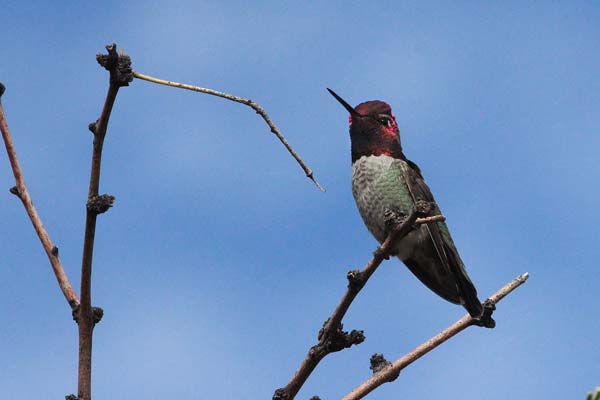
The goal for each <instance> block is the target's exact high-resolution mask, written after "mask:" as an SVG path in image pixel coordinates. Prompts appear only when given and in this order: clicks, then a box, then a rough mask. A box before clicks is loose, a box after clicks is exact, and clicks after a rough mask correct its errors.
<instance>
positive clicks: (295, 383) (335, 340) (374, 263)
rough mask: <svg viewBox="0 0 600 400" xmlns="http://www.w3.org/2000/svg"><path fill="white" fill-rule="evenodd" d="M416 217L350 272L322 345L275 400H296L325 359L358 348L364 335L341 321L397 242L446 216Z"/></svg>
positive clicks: (322, 334)
mask: <svg viewBox="0 0 600 400" xmlns="http://www.w3.org/2000/svg"><path fill="white" fill-rule="evenodd" d="M417 214H418V213H417V210H416V209H413V210H412V211H411V213H410V214H409V215H408V217H406V219H405V220H404V221H403V222H402V223H401V224H399V225H397V226H396V227H395V228H394V229H393V230H392V232H391V233H390V234H389V235H388V237H387V238H386V240H385V241H384V242H383V243H382V244H381V246H379V248H377V250H375V252H374V253H373V258H372V259H371V261H369V263H368V264H367V265H366V266H365V267H364V268H363V269H362V270H361V271H358V270H356V271H350V272H348V290H347V291H346V293H344V295H343V296H342V299H341V300H340V302H339V304H338V306H337V307H336V309H335V310H334V312H333V314H331V316H330V317H329V319H328V320H327V321H325V324H324V325H323V328H322V329H321V331H320V332H319V336H318V339H319V343H317V344H316V345H315V346H313V347H311V349H310V350H309V352H308V354H307V355H306V357H305V358H304V360H303V361H302V364H300V367H299V368H298V370H297V371H296V373H295V374H294V376H293V377H292V379H291V380H290V381H289V383H288V384H287V385H286V386H285V387H283V388H279V389H277V390H276V391H275V394H274V395H273V400H291V399H293V398H294V397H295V396H296V394H298V392H299V391H300V388H302V386H303V385H304V383H305V382H306V380H307V379H308V377H309V376H310V374H311V373H312V372H313V371H314V369H315V368H316V367H317V365H318V364H319V362H320V361H321V360H322V359H323V358H325V357H326V356H327V355H328V354H330V353H333V352H336V351H340V350H343V349H344V348H348V347H350V346H351V345H352V344H359V343H361V342H362V341H363V340H364V335H363V334H362V331H352V332H351V333H350V334H348V333H347V332H344V331H343V330H342V329H343V325H342V319H343V318H344V315H346V312H347V311H348V308H350V305H351V304H352V302H353V301H354V299H355V298H356V296H357V295H358V293H359V292H360V290H361V289H362V288H363V287H364V285H365V284H366V283H367V281H368V280H369V278H370V277H371V275H373V273H374V272H375V271H376V270H377V268H378V267H379V265H380V264H381V263H382V262H383V260H386V259H388V258H389V256H390V255H392V252H393V247H394V244H395V242H396V241H397V240H398V239H400V238H401V237H403V236H405V235H407V234H408V233H409V232H410V230H411V229H413V226H414V225H415V224H417V225H418V224H424V223H427V222H434V221H443V220H444V216H443V215H434V216H431V217H425V218H417Z"/></svg>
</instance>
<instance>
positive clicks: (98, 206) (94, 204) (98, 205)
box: [87, 194, 115, 215]
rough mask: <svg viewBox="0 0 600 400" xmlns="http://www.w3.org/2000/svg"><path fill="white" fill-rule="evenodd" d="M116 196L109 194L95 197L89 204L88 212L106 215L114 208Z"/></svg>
mask: <svg viewBox="0 0 600 400" xmlns="http://www.w3.org/2000/svg"><path fill="white" fill-rule="evenodd" d="M114 201H115V196H111V195H109V194H102V195H100V196H94V197H92V198H91V199H89V200H88V202H87V210H88V212H91V213H94V214H96V215H98V214H102V213H105V212H106V211H108V209H109V208H111V207H112V206H113V203H114Z"/></svg>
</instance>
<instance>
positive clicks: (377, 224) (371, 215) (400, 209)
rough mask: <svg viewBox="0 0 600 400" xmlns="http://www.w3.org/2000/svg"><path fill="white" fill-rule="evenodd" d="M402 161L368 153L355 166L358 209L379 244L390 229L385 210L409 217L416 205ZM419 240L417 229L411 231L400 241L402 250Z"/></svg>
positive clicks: (354, 185)
mask: <svg viewBox="0 0 600 400" xmlns="http://www.w3.org/2000/svg"><path fill="white" fill-rule="evenodd" d="M402 163H404V161H402V160H398V159H395V158H392V157H389V156H385V155H381V156H365V157H361V158H360V159H358V160H356V161H355V162H354V164H353V165H352V194H353V196H354V200H355V201H356V205H357V207H358V211H359V212H360V215H361V217H362V219H363V221H364V223H365V225H366V226H367V228H368V229H369V231H370V232H371V233H372V234H373V236H375V239H377V240H378V241H379V242H380V243H381V242H383V241H384V240H385V238H386V237H387V235H388V233H389V232H388V231H389V226H390V224H389V222H388V223H386V213H389V211H392V212H394V213H395V214H398V215H399V216H406V215H408V214H409V213H410V210H411V208H412V205H413V201H412V197H411V196H410V192H409V191H408V188H407V187H406V184H405V182H404V178H403V175H402ZM419 239H420V235H419V234H417V233H416V232H411V233H409V234H408V235H407V236H406V237H405V238H404V240H402V241H400V242H399V249H398V250H399V251H401V253H406V252H409V249H411V248H413V246H415V244H416V242H418V241H419Z"/></svg>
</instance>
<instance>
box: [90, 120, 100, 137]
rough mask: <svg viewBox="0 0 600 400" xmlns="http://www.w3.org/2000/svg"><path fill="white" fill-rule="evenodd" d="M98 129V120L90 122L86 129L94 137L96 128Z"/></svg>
mask: <svg viewBox="0 0 600 400" xmlns="http://www.w3.org/2000/svg"><path fill="white" fill-rule="evenodd" d="M97 127H98V120H96V121H94V122H90V124H89V125H88V129H89V130H90V132H92V133H93V134H94V135H95V134H96V128H97Z"/></svg>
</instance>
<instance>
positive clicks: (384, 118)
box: [377, 115, 392, 128]
mask: <svg viewBox="0 0 600 400" xmlns="http://www.w3.org/2000/svg"><path fill="white" fill-rule="evenodd" d="M377 120H378V121H379V123H380V124H381V125H385V126H387V127H388V128H391V127H392V119H391V118H390V117H388V116H387V115H386V116H381V117H379V118H378V119H377Z"/></svg>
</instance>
